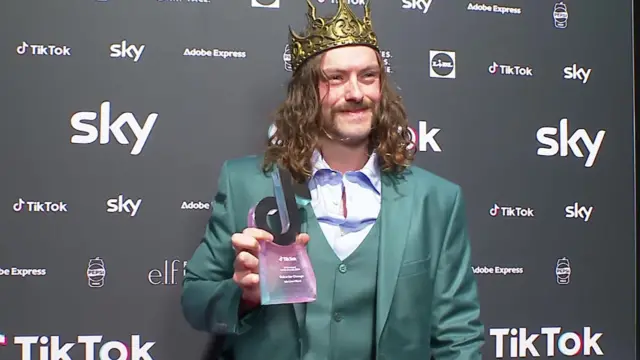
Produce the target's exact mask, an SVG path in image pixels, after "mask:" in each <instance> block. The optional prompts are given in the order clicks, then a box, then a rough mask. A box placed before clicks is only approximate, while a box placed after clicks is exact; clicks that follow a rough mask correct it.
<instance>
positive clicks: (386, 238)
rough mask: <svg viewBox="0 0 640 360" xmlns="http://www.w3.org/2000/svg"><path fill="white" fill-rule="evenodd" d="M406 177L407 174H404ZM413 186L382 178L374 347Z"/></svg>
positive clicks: (404, 234) (396, 269) (395, 268)
mask: <svg viewBox="0 0 640 360" xmlns="http://www.w3.org/2000/svg"><path fill="white" fill-rule="evenodd" d="M405 174H406V173H405ZM414 198H415V197H414V196H413V187H412V185H411V183H410V182H409V181H407V179H406V178H405V177H403V178H395V177H391V176H390V175H382V204H381V210H380V217H379V219H380V220H381V223H380V247H379V253H378V275H377V281H378V285H377V291H376V304H377V305H376V344H377V345H379V343H380V336H381V335H382V330H383V329H384V326H385V324H386V322H387V317H388V316H389V310H390V308H391V300H392V299H393V295H394V292H395V287H396V282H397V280H398V273H399V271H400V265H401V264H402V258H403V255H404V249H405V244H406V242H407V232H408V231H409V226H410V225H411V224H410V222H411V218H412V217H411V216H410V214H409V213H408V212H409V211H411V209H413V199H414Z"/></svg>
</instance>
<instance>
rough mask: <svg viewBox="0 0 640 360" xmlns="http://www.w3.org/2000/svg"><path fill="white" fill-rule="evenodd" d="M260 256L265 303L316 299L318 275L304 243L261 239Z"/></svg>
mask: <svg viewBox="0 0 640 360" xmlns="http://www.w3.org/2000/svg"><path fill="white" fill-rule="evenodd" d="M259 256H260V258H259V264H260V294H261V304H262V305H276V304H296V303H306V302H312V301H315V300H316V277H315V273H314V272H313V267H312V266H311V261H310V260H309V255H308V254H307V249H306V248H305V246H304V245H301V244H297V243H294V244H291V245H287V246H282V245H278V244H276V243H274V242H271V241H260V254H259Z"/></svg>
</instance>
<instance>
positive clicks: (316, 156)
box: [311, 149, 382, 193]
mask: <svg viewBox="0 0 640 360" xmlns="http://www.w3.org/2000/svg"><path fill="white" fill-rule="evenodd" d="M311 166H312V169H311V177H312V178H313V177H314V176H315V175H316V173H317V172H318V171H320V170H329V171H335V170H333V169H331V167H330V166H329V164H327V162H326V161H325V160H324V158H323V157H322V154H321V153H320V151H319V150H317V149H316V150H314V151H313V155H311ZM353 172H358V173H361V174H363V175H364V176H366V177H367V179H369V181H370V182H371V185H372V186H373V188H374V189H376V191H377V192H378V193H381V190H382V189H381V184H380V167H379V166H378V154H376V153H375V152H373V153H372V154H371V156H369V159H368V160H367V163H366V164H365V165H364V167H363V168H362V169H360V170H357V171H353Z"/></svg>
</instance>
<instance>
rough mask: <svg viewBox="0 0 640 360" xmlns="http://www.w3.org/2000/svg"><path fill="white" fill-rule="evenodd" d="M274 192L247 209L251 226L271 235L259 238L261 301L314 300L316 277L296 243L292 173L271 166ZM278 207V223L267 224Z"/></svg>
mask: <svg viewBox="0 0 640 360" xmlns="http://www.w3.org/2000/svg"><path fill="white" fill-rule="evenodd" d="M271 177H272V180H273V189H274V194H275V197H274V196H269V197H266V198H264V199H262V200H261V201H260V202H259V203H258V204H257V205H256V206H255V207H253V208H252V209H251V210H250V211H249V218H248V223H249V226H250V227H257V228H260V229H262V230H265V231H268V232H269V233H271V234H272V235H273V241H260V253H259V268H260V274H259V275H260V294H261V304H262V305H275V304H295V303H306V302H310V301H314V300H316V277H315V274H314V272H313V268H312V267H311V261H310V260H309V255H308V254H307V249H306V248H305V245H302V244H296V236H297V235H298V234H299V233H300V226H301V222H300V214H299V213H298V206H297V204H296V198H295V193H294V190H293V184H292V182H293V179H292V177H291V174H290V173H289V172H288V171H286V170H283V169H280V168H274V170H273V172H272V175H271ZM275 211H277V214H278V217H279V219H280V221H279V222H280V225H279V229H278V230H276V229H277V228H278V227H277V226H276V227H275V228H276V229H274V227H272V226H270V221H269V219H270V215H271V214H273V213H274V212H275Z"/></svg>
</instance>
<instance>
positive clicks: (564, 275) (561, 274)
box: [556, 257, 571, 285]
mask: <svg viewBox="0 0 640 360" xmlns="http://www.w3.org/2000/svg"><path fill="white" fill-rule="evenodd" d="M570 281H571V264H570V263H569V259H567V258H566V257H563V258H561V259H558V261H557V262H556V282H557V283H558V285H567V284H569V282H570Z"/></svg>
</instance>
